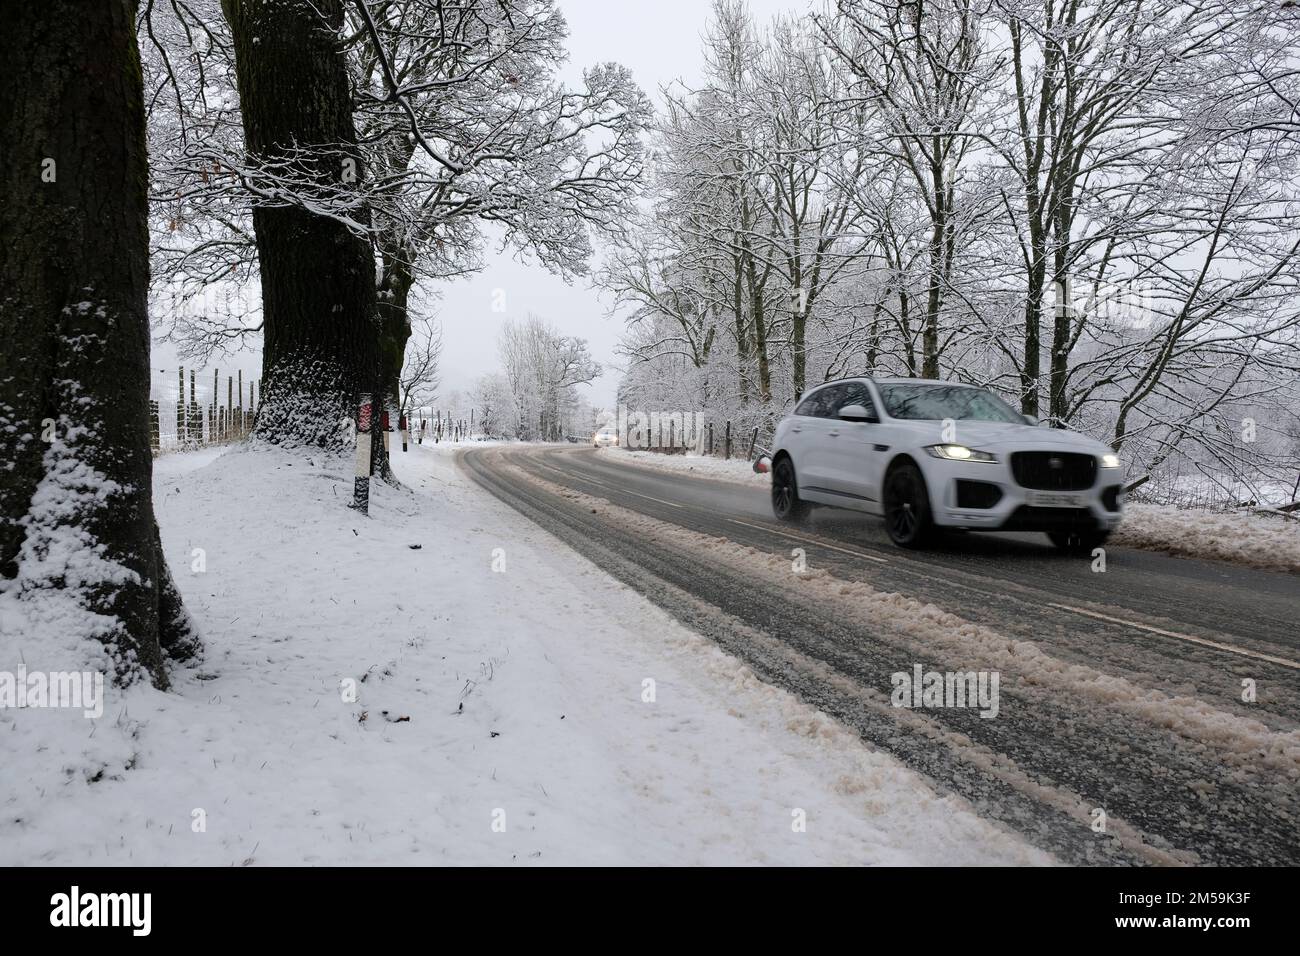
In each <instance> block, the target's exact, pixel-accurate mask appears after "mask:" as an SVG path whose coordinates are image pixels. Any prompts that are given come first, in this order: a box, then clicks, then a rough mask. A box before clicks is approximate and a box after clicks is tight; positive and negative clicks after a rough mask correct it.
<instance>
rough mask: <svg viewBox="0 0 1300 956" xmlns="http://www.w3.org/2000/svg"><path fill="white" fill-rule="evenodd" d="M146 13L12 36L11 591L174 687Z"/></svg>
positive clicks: (55, 11)
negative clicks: (153, 374)
mask: <svg viewBox="0 0 1300 956" xmlns="http://www.w3.org/2000/svg"><path fill="white" fill-rule="evenodd" d="M135 14H136V3H135V2H134V0H96V2H95V3H80V2H75V0H47V2H45V3H40V4H27V3H20V4H11V5H10V6H9V8H7V10H6V21H5V28H4V31H3V33H2V35H0V60H2V61H3V62H4V64H5V70H6V74H7V82H5V83H4V84H2V85H0V141H2V142H3V143H4V144H5V160H4V163H3V164H0V178H2V179H0V182H2V183H3V188H2V189H0V341H3V346H2V347H0V462H2V463H3V465H2V466H0V575H2V576H3V578H2V579H0V588H3V589H5V590H8V591H10V593H11V594H16V595H17V596H18V599H19V600H22V601H26V602H29V606H31V607H32V608H33V611H34V613H36V614H40V615H44V616H47V617H48V615H49V612H50V608H49V603H50V602H69V604H70V605H74V606H76V607H79V608H80V609H81V610H82V613H80V614H78V615H75V616H74V615H72V614H65V615H64V616H63V619H64V620H65V621H70V622H72V623H71V624H70V625H69V626H72V627H75V628H84V629H85V631H86V633H85V637H86V638H87V639H91V638H97V639H99V640H100V641H102V642H103V643H104V645H105V646H106V648H107V649H108V651H109V653H110V655H111V657H112V660H113V665H114V667H115V668H116V671H117V673H116V675H115V676H116V678H117V680H118V681H119V682H121V683H129V682H131V681H132V680H133V679H135V678H136V677H138V676H142V672H143V673H147V674H148V676H149V677H150V678H151V679H152V681H153V683H154V684H155V685H156V686H159V687H165V686H166V685H167V675H166V671H165V669H164V662H165V659H166V658H167V657H168V656H172V657H176V658H183V657H188V656H190V655H192V654H193V653H194V651H195V650H197V643H196V641H195V638H194V636H193V632H192V629H191V627H190V625H189V621H188V618H187V617H186V615H185V612H184V610H183V608H182V606H181V602H180V598H179V596H178V595H177V593H176V591H175V587H174V585H173V584H172V580H171V576H170V574H169V573H168V570H167V564H166V562H165V560H164V559H163V556H162V550H161V547H160V545H159V540H158V528H157V524H156V523H155V521H154V512H153V496H152V471H153V464H152V459H151V457H150V451H149V319H148V314H147V311H146V295H147V291H148V284H149V247H148V232H147V228H146V215H147V203H148V199H147V195H148V194H147V185H148V165H147V159H146V154H145V138H144V102H143V89H142V80H141V73H140V56H139V51H138V50H137V48H136V39H135ZM40 604H44V605H45V608H44V609H43V610H41V611H37V610H36V608H37V606H38V605H40ZM84 612H89V613H84Z"/></svg>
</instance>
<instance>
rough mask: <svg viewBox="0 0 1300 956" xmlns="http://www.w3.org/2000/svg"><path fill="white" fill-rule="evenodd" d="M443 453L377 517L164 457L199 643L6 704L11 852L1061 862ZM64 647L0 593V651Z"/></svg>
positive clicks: (326, 483) (227, 860)
mask: <svg viewBox="0 0 1300 956" xmlns="http://www.w3.org/2000/svg"><path fill="white" fill-rule="evenodd" d="M453 454H454V448H452V447H451V446H448V445H446V444H444V445H439V446H436V447H435V446H431V445H423V446H412V451H411V453H409V454H407V455H402V454H401V453H400V452H398V453H395V455H394V458H395V467H396V469H397V471H398V473H399V475H401V477H402V478H403V480H404V481H405V482H406V484H407V485H408V487H409V490H397V489H392V488H389V487H386V486H380V487H377V488H376V489H375V492H374V497H373V500H372V504H371V516H370V517H369V518H363V517H360V516H358V515H356V514H355V513H354V512H352V511H351V510H349V509H348V508H347V507H345V505H346V502H347V501H348V500H349V497H350V494H351V485H352V481H351V477H350V466H349V463H347V462H341V461H333V460H327V459H323V458H321V457H320V456H312V455H305V454H294V453H289V452H284V451H280V450H275V449H265V448H255V447H238V448H235V449H232V450H230V451H228V452H225V453H224V454H223V453H220V452H219V451H218V450H210V453H209V452H198V453H193V454H185V455H173V456H165V457H164V458H163V459H160V461H159V463H158V467H157V474H156V477H155V491H156V507H157V513H158V518H159V523H160V525H161V529H162V537H163V544H164V547H165V549H166V551H167V555H168V559H169V561H170V563H171V567H172V570H173V573H174V574H175V576H176V578H177V583H178V585H179V587H180V589H181V591H182V593H183V595H184V597H185V600H186V602H187V605H188V608H189V610H190V612H191V614H192V615H193V616H194V617H195V619H196V621H197V623H198V625H199V628H200V629H201V632H202V636H203V639H204V641H205V644H206V657H205V659H204V660H203V661H202V662H201V663H200V664H198V665H197V666H196V667H194V668H192V669H189V670H186V671H180V672H179V673H177V674H176V682H175V688H174V690H173V691H172V692H170V693H166V694H164V693H160V692H157V691H154V690H152V689H150V688H148V687H135V688H133V689H131V690H130V691H128V692H125V693H123V692H119V691H113V690H112V689H110V690H109V691H108V699H107V704H106V707H105V713H104V716H103V717H102V718H100V719H98V720H92V719H87V718H85V717H83V716H82V713H81V712H80V711H71V710H56V709H0V768H2V769H0V865H13V864H64V865H73V864H96V863H103V864H132V863H134V864H210V865H257V864H344V863H376V864H393V863H418V864H436V863H451V864H469V863H477V864H497V865H512V864H525V865H526V864H691V863H711V864H756V863H774V864H776V863H783V864H826V863H833V864H864V863H865V864H904V863H922V864H927V863H929V864H940V863H942V864H965V863H984V864H989V863H993V864H997V863H1035V864H1038V863H1050V862H1052V861H1051V860H1050V859H1049V858H1048V857H1046V856H1045V855H1044V854H1043V853H1041V852H1039V851H1037V850H1035V849H1033V848H1031V847H1028V846H1027V845H1025V844H1024V843H1023V842H1022V841H1021V840H1020V839H1019V838H1018V837H1016V836H1013V835H1011V834H1008V833H1006V832H1004V831H1003V830H1001V829H1000V828H997V827H995V826H994V825H992V824H990V823H988V822H986V821H984V820H983V819H981V818H979V817H978V816H976V815H975V814H974V813H973V812H972V811H971V810H970V808H969V807H967V806H966V805H965V804H964V803H962V802H961V801H960V800H958V799H956V798H954V797H951V796H940V795H938V794H936V793H935V792H934V791H933V790H932V788H931V787H930V785H929V784H928V783H927V782H926V781H925V780H924V779H923V778H921V777H919V776H918V775H916V774H914V773H912V772H911V771H909V770H907V769H906V768H904V767H903V766H902V765H900V764H899V763H898V762H897V761H895V760H894V759H893V758H891V757H889V756H887V755H884V754H880V753H875V752H873V751H871V750H869V749H868V748H866V747H865V746H864V745H863V744H862V743H861V742H860V741H859V740H858V738H857V737H856V736H854V735H852V734H850V733H849V732H847V731H845V730H843V729H842V728H841V727H840V726H839V725H838V724H837V723H835V722H834V721H832V720H830V719H829V718H827V717H825V716H824V715H822V714H820V713H819V712H818V711H816V710H815V709H813V708H811V707H809V706H807V705H804V704H801V703H799V702H798V701H796V700H795V699H793V698H792V697H790V696H789V695H788V694H786V693H784V692H783V691H778V690H776V689H773V688H771V687H769V686H768V685H765V684H763V683H761V682H759V681H758V680H756V679H755V678H754V677H753V675H752V674H751V673H750V672H749V671H748V670H747V669H746V668H745V667H744V666H742V665H741V664H740V663H739V662H737V661H736V660H735V659H734V658H731V657H729V656H727V655H725V654H723V653H722V652H721V651H720V650H718V649H717V648H716V647H715V646H714V645H712V644H711V643H709V642H707V641H705V640H704V639H702V638H700V637H698V636H697V635H695V634H693V633H691V632H689V631H687V630H685V629H684V628H682V627H680V626H678V625H677V624H675V623H674V622H673V621H672V619H671V618H669V617H668V616H667V615H665V614H664V613H662V612H661V611H659V610H658V609H657V608H655V607H654V606H652V605H651V604H650V603H649V602H647V601H646V600H645V599H643V598H642V597H640V596H639V595H637V594H635V593H634V592H632V591H630V590H629V589H627V588H625V587H624V586H622V585H621V584H619V583H617V582H615V581H614V580H613V579H611V578H610V577H608V576H607V575H606V574H604V573H603V572H602V571H600V570H599V569H598V568H596V567H595V566H593V565H591V564H590V563H589V562H587V561H586V560H585V559H583V558H581V557H579V556H578V555H576V554H575V553H573V552H572V551H569V550H568V549H567V548H565V547H563V546H562V545H560V544H559V543H558V542H557V541H556V540H555V539H553V538H552V537H550V536H549V535H547V534H546V533H545V532H543V531H541V530H540V529H537V528H536V527H535V526H533V525H531V524H529V523H528V522H526V521H525V520H524V519H523V518H522V517H520V516H518V515H517V514H516V513H515V512H513V511H511V510H510V509H508V508H506V507H505V506H504V505H502V504H500V503H498V502H497V501H496V500H495V499H493V498H491V497H490V496H488V495H487V494H486V493H485V492H483V491H481V490H479V489H478V488H477V487H475V486H473V485H471V484H470V483H469V481H468V479H466V478H465V477H464V476H463V475H462V474H461V473H460V472H459V471H458V469H457V468H456V466H455V463H454V460H453ZM51 648H54V649H55V650H54V651H52V650H51ZM56 652H57V653H56ZM67 655H68V650H67V648H62V647H61V645H60V643H59V641H58V639H57V635H56V634H52V633H47V632H46V631H44V630H42V628H40V627H38V626H36V625H35V624H34V623H33V622H31V621H22V620H16V619H15V615H14V609H13V608H12V607H7V606H4V605H3V604H0V671H4V670H9V671H13V670H15V668H16V667H17V666H18V664H19V663H20V662H22V663H24V664H25V666H26V667H27V668H28V669H29V670H36V669H40V668H42V667H45V668H47V669H53V668H54V667H55V666H56V665H57V666H67V664H68V660H67ZM650 682H652V683H650ZM351 686H355V700H353V699H351V695H350V694H349V688H350V687H351ZM805 818H806V829H803V830H802V832H801V829H800V828H799V827H798V826H797V824H798V822H799V821H800V820H801V819H805Z"/></svg>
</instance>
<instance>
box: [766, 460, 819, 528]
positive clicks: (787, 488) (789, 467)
mask: <svg viewBox="0 0 1300 956" xmlns="http://www.w3.org/2000/svg"><path fill="white" fill-rule="evenodd" d="M810 510H812V509H811V508H810V507H809V506H808V502H806V501H804V500H803V499H802V498H800V497H799V481H798V479H797V478H796V477H795V473H794V462H793V461H791V460H790V456H789V455H783V456H782V457H781V458H779V459H778V460H777V462H776V464H775V465H773V466H772V514H774V515H776V518H777V520H778V521H788V522H790V523H791V524H795V523H797V522H800V521H803V520H804V519H805V518H807V517H808V512H809V511H810Z"/></svg>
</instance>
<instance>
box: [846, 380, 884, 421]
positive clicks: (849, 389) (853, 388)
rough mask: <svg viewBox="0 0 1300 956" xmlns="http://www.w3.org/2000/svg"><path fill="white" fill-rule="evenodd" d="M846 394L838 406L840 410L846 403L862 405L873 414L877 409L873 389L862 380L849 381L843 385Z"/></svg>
mask: <svg viewBox="0 0 1300 956" xmlns="http://www.w3.org/2000/svg"><path fill="white" fill-rule="evenodd" d="M843 388H844V395H843V397H842V398H841V399H840V403H839V405H838V407H837V408H836V411H837V412H838V411H839V409H840V408H843V407H844V406H845V405H861V406H862V407H863V408H865V409H866V410H867V411H868V412H871V413H872V414H874V413H875V411H876V403H875V402H873V401H872V400H871V390H870V389H868V388H867V386H866V385H864V384H863V383H861V382H849V383H847V384H846V385H844V386H843Z"/></svg>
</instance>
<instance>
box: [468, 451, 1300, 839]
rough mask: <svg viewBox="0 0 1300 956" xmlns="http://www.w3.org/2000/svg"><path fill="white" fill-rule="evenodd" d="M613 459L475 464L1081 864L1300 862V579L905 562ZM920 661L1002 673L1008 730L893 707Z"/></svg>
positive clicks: (710, 485)
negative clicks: (901, 677) (902, 678)
mask: <svg viewBox="0 0 1300 956" xmlns="http://www.w3.org/2000/svg"><path fill="white" fill-rule="evenodd" d="M610 457H611V456H610V455H608V454H605V455H596V454H593V453H592V452H590V451H589V450H585V449H555V448H551V449H513V450H511V449H491V450H481V451H473V452H469V453H466V454H465V456H464V458H463V464H464V467H465V468H466V470H467V471H468V472H469V473H470V474H471V475H472V476H473V477H474V478H475V480H477V481H479V482H480V483H481V484H483V485H484V486H485V487H487V488H488V489H489V490H491V491H493V492H494V493H495V494H497V495H498V496H499V497H501V498H502V499H503V500H505V501H507V502H509V503H510V504H512V505H514V506H515V507H516V508H518V509H519V510H520V511H522V512H523V513H525V514H527V515H528V516H529V517H531V518H533V520H534V521H536V522H537V523H538V524H540V525H541V526H542V527H544V528H546V529H547V530H549V531H551V532H553V533H554V534H556V535H557V536H559V537H560V538H561V539H563V540H564V541H566V542H567V543H569V544H570V545H571V546H572V547H574V548H575V549H576V550H578V551H579V552H580V553H583V554H584V555H586V556H588V557H589V558H591V560H593V561H594V562H595V563H596V564H598V565H600V566H601V567H602V568H604V569H605V570H607V571H609V572H610V573H612V574H614V575H615V576H616V577H618V578H620V579H621V580H624V581H625V582H627V583H628V584H630V585H632V586H633V587H635V588H636V589H637V590H639V591H641V592H642V593H644V594H646V595H647V596H649V597H650V598H651V599H652V600H654V601H655V602H656V603H658V604H660V605H661V606H662V607H664V608H665V609H666V610H668V611H669V612H670V613H672V614H673V615H674V616H675V617H676V618H677V619H678V620H680V621H682V622H684V623H686V624H687V625H689V626H690V627H691V628H692V629H694V630H696V631H699V632H701V633H704V634H707V635H708V636H709V637H711V638H712V639H713V640H715V641H716V642H717V643H718V644H719V645H720V646H721V647H723V648H724V649H725V650H727V651H728V652H729V653H732V654H734V655H736V656H737V657H738V658H740V659H741V660H744V661H746V662H747V663H748V664H749V665H750V666H751V667H753V668H754V670H755V671H756V672H757V673H758V674H759V675H760V676H762V677H763V678H764V679H765V680H767V681H769V682H771V683H773V684H775V685H776V686H779V687H784V688H787V689H789V690H791V691H792V692H793V693H795V694H797V695H798V696H799V697H801V698H802V699H804V700H807V701H809V702H811V703H813V704H815V705H816V706H818V707H820V708H822V709H823V710H825V711H826V712H828V713H830V714H832V715H834V716H836V717H837V718H839V719H840V720H841V721H842V722H843V723H844V724H846V725H847V726H849V727H851V728H853V729H854V730H855V731H856V732H857V733H859V734H860V735H861V736H862V738H863V739H864V740H866V741H868V742H869V743H871V744H873V745H874V746H876V747H879V748H880V749H882V750H884V751H888V752H889V753H891V754H893V755H895V756H897V757H899V758H900V759H902V760H903V761H904V762H905V763H907V764H908V765H910V766H912V767H915V768H916V769H918V770H920V771H922V772H924V773H926V774H927V775H928V776H930V777H931V778H932V779H933V780H935V781H936V782H937V783H938V784H939V785H940V786H943V787H948V788H951V789H952V790H953V791H954V792H956V793H958V794H960V795H962V796H963V797H965V798H967V799H968V800H970V801H971V802H972V803H973V804H975V805H977V806H978V807H979V808H980V809H981V811H982V812H985V813H987V814H988V815H989V816H991V817H993V818H995V819H998V820H1000V821H1002V822H1003V823H1004V824H1006V825H1009V826H1012V827H1015V828H1016V829H1018V830H1020V831H1021V832H1022V833H1024V834H1025V835H1026V837H1027V838H1029V839H1031V840H1032V841H1033V842H1035V843H1036V844H1037V845H1039V846H1041V847H1043V848H1045V849H1048V850H1050V851H1051V852H1053V853H1055V854H1057V855H1058V856H1059V857H1061V858H1063V859H1066V860H1070V861H1073V862H1080V863H1085V862H1098V863H1100V862H1150V863H1217V864H1228V863H1238V864H1246V863H1268V864H1291V865H1294V864H1295V863H1296V862H1298V861H1300V840H1298V839H1297V834H1300V797H1297V793H1300V730H1298V729H1297V728H1298V727H1300V649H1298V648H1297V629H1296V624H1295V620H1296V610H1297V599H1296V579H1295V577H1294V576H1292V575H1285V574H1274V573H1268V572H1260V571H1251V570H1247V569H1242V568H1234V567H1230V566H1227V565H1219V564H1214V563H1210V562H1202V561H1195V560H1181V559H1175V558H1170V557H1167V556H1164V555H1159V554H1150V553H1144V552H1137V551H1130V550H1126V549H1123V548H1108V549H1107V559H1108V560H1107V567H1106V570H1105V571H1104V572H1098V571H1095V570H1094V569H1093V565H1092V562H1091V561H1090V560H1084V559H1071V558H1065V557H1060V556H1057V555H1056V554H1055V553H1053V552H1052V551H1051V550H1050V549H1049V548H1048V547H1046V546H1045V544H1040V543H1038V541H1037V540H1036V539H1033V538H1030V537H1028V536H988V537H981V536H967V537H964V538H962V539H961V540H960V541H959V542H956V543H955V544H954V545H952V546H951V547H950V549H948V550H943V551H936V552H930V553H924V554H916V553H905V552H901V551H898V550H897V549H894V548H892V547H891V546H890V545H888V543H887V541H886V540H885V539H884V535H883V531H882V530H881V529H880V528H879V527H878V525H877V523H876V522H874V521H872V520H871V519H866V518H859V517H857V516H853V515H848V514H843V513H831V512H823V513H820V514H818V515H816V516H815V517H814V519H813V521H812V523H811V524H810V525H809V526H808V527H807V528H806V529H792V528H790V527H788V526H781V525H776V524H775V523H774V522H773V521H772V520H771V517H770V510H769V509H768V505H767V500H766V494H765V492H764V489H763V488H762V487H761V486H758V487H754V488H746V487H743V486H739V485H735V484H726V483H721V482H716V481H710V480H706V479H700V478H695V477H691V476H685V475H681V474H666V473H663V472H660V471H651V470H649V469H644V468H638V467H635V466H629V465H622V464H618V463H615V462H612V461H610V460H609V458H610ZM918 664H919V665H922V666H923V667H925V668H935V669H937V670H939V671H941V672H954V671H978V672H996V673H998V674H999V675H1000V679H1001V703H1000V708H999V713H998V715H997V717H995V718H994V719H984V718H982V717H980V716H979V714H978V713H977V712H976V711H975V710H973V709H970V708H964V709H963V708H906V707H897V706H893V701H892V700H891V693H892V691H893V689H894V687H895V686H896V685H894V684H893V683H892V677H893V675H896V674H899V673H908V672H910V671H911V670H912V669H913V668H914V667H915V666H916V665H918ZM1251 696H1253V697H1254V699H1253V700H1249V699H1247V698H1249V697H1251Z"/></svg>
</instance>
